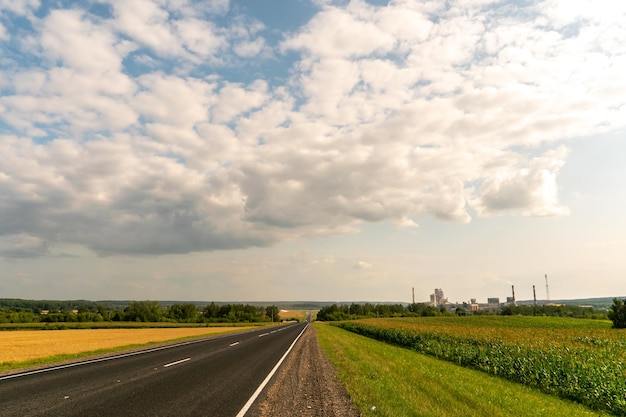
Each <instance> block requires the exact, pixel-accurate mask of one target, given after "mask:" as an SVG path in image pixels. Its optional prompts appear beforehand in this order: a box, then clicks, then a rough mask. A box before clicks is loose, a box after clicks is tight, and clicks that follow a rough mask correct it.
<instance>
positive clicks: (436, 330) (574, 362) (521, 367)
mask: <svg viewBox="0 0 626 417" xmlns="http://www.w3.org/2000/svg"><path fill="white" fill-rule="evenodd" d="M337 326H339V327H342V328H343V329H346V330H350V331H351V332H354V333H358V334H360V335H364V336H367V337H370V338H373V339H377V340H380V341H383V342H387V343H389V344H394V345H398V346H402V347H406V348H410V349H412V350H414V351H417V352H420V353H424V354H427V355H429V356H432V357H435V358H437V359H443V360H446V361H449V362H452V363H454V364H457V365H461V366H464V367H467V368H473V369H476V370H480V371H483V372H484V373H485V374H491V375H494V376H498V377H501V378H506V379H508V380H511V381H514V382H518V383H521V384H524V385H527V386H529V387H532V388H536V389H539V390H541V391H543V392H545V393H548V394H551V395H553V396H555V397H556V396H559V397H561V398H564V399H569V400H573V401H576V402H579V403H581V404H583V405H585V406H587V407H589V408H590V409H594V410H601V411H604V412H608V413H611V414H613V415H626V384H625V383H624V380H625V379H626V365H625V362H626V332H625V331H622V330H615V329H611V328H610V322H607V321H600V320H584V319H567V318H550V317H517V316H511V317H506V316H504V317H503V316H489V317H480V316H470V317H434V318H411V319H407V318H398V319H366V320H357V321H350V322H342V323H338V324H337Z"/></svg>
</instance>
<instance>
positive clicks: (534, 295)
mask: <svg viewBox="0 0 626 417" xmlns="http://www.w3.org/2000/svg"><path fill="white" fill-rule="evenodd" d="M533 300H535V307H537V292H536V291H535V286H534V285H533Z"/></svg>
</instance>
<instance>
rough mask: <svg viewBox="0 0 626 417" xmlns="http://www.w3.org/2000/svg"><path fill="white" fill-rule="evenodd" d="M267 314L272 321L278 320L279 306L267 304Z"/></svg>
mask: <svg viewBox="0 0 626 417" xmlns="http://www.w3.org/2000/svg"><path fill="white" fill-rule="evenodd" d="M265 315H266V316H267V318H268V319H270V320H271V321H272V322H274V321H278V307H276V306H267V307H265Z"/></svg>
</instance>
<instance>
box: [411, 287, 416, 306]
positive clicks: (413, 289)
mask: <svg viewBox="0 0 626 417" xmlns="http://www.w3.org/2000/svg"><path fill="white" fill-rule="evenodd" d="M411 290H412V291H413V304H415V287H413V288H411Z"/></svg>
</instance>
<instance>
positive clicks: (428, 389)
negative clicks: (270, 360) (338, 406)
mask: <svg viewBox="0 0 626 417" xmlns="http://www.w3.org/2000/svg"><path fill="white" fill-rule="evenodd" d="M315 326H316V329H317V334H318V338H319V340H320V344H321V346H322V349H323V350H324V352H325V353H326V355H327V356H328V357H329V359H330V360H331V362H333V364H334V365H335V367H336V368H337V371H338V378H339V379H340V381H341V382H342V383H343V384H344V385H345V386H346V389H347V390H348V393H349V394H350V396H351V398H352V400H353V402H354V403H355V404H356V406H357V407H358V408H359V410H360V411H361V413H362V416H388V417H400V416H406V417H408V416H430V417H433V416H434V417H439V416H440V417H448V416H449V417H453V416H454V417H457V416H459V415H462V416H493V417H499V416H502V417H505V416H507V417H508V416H511V415H515V416H522V417H523V416H536V417H544V416H547V415H549V416H552V417H559V416H563V417H565V416H567V417H578V416H580V417H583V416H589V417H591V416H596V417H597V416H608V414H605V413H604V412H598V411H592V410H590V409H588V408H586V407H584V406H582V405H580V404H577V403H574V402H571V401H568V400H564V399H560V398H558V397H554V396H551V395H548V394H545V393H542V392H540V391H539V390H536V389H532V388H529V387H526V386H523V385H521V384H517V383H513V382H510V381H507V380H504V379H502V378H498V377H493V376H490V375H487V374H485V373H483V372H480V371H476V370H472V369H468V368H464V367H461V366H458V365H455V364H452V363H449V362H445V361H441V360H437V359H434V358H432V357H429V356H425V355H422V354H419V353H417V352H414V351H411V350H408V349H404V348H400V347H396V346H392V345H389V344H386V343H383V342H379V341H376V340H373V339H370V338H367V337H364V336H360V335H357V334H354V333H351V332H348V331H346V330H343V329H340V328H337V327H335V326H330V325H327V324H321V323H316V324H315ZM373 407H375V408H373Z"/></svg>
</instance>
